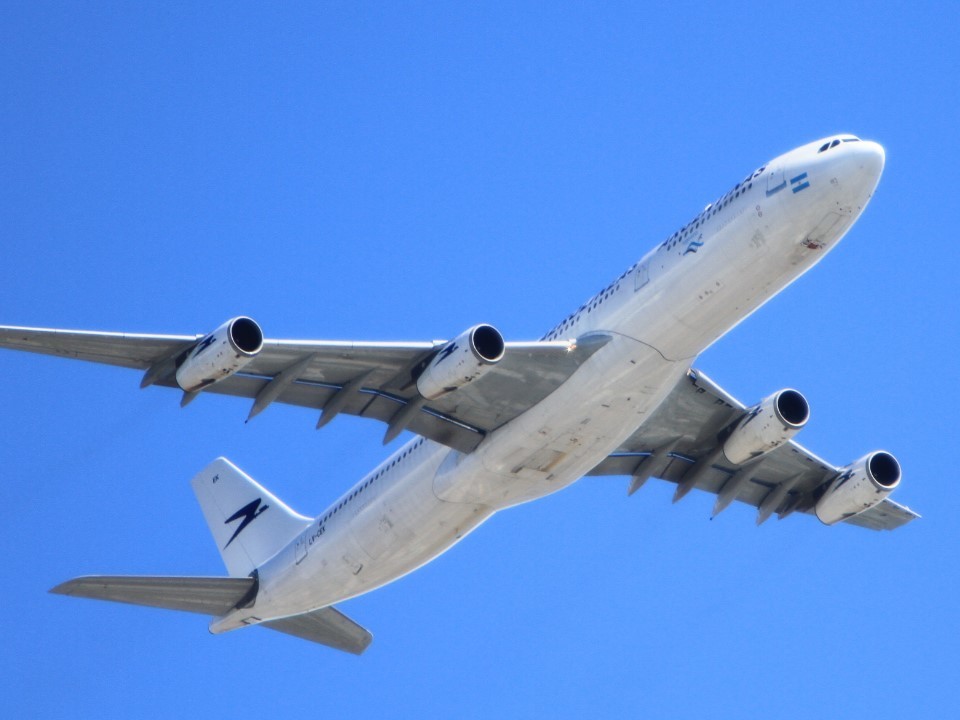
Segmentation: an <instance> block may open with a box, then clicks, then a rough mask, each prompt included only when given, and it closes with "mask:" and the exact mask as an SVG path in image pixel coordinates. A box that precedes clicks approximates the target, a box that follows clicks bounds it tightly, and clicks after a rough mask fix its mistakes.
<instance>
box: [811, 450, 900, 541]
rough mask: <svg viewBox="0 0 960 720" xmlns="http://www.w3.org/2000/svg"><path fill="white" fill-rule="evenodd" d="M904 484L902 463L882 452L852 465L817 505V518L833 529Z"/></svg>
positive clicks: (867, 456) (834, 481)
mask: <svg viewBox="0 0 960 720" xmlns="http://www.w3.org/2000/svg"><path fill="white" fill-rule="evenodd" d="M899 484H900V463H898V462H897V459H896V458H895V457H894V456H893V455H891V454H890V453H888V452H884V451H882V450H879V451H877V452H873V453H870V454H869V455H865V456H864V457H862V458H860V459H859V460H857V461H856V462H855V463H853V464H851V465H848V466H847V467H845V468H843V470H841V471H840V474H839V475H837V477H835V478H834V479H833V480H832V481H831V482H830V486H829V487H828V488H827V491H826V492H825V493H824V494H823V496H822V497H821V498H820V500H819V501H818V502H817V508H816V510H817V517H818V518H820V521H821V522H823V523H825V524H827V525H833V524H834V523H836V522H840V521H841V520H846V519H847V518H848V517H852V516H853V515H858V514H860V513H862V512H863V511H864V510H869V509H870V508H872V507H873V506H874V505H876V504H877V503H879V502H881V501H882V500H883V499H884V498H885V497H887V495H889V494H890V493H891V492H892V491H893V489H894V488H895V487H897V485H899Z"/></svg>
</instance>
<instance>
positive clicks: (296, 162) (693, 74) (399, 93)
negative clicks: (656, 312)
mask: <svg viewBox="0 0 960 720" xmlns="http://www.w3.org/2000/svg"><path fill="white" fill-rule="evenodd" d="M280 5H281V7H280V8H279V9H277V8H273V7H263V6H262V4H260V3H257V4H254V3H239V4H236V3H234V4H229V6H228V5H227V4H222V5H214V4H210V3H202V4H194V3H190V4H186V3H183V4H180V6H178V5H177V4H175V3H70V4H66V5H59V4H50V3H41V2H32V3H15V2H9V1H7V2H3V3H2V4H0V158H2V165H0V168H2V169H0V232H2V237H3V245H2V247H3V264H2V268H3V270H2V279H3V281H2V282H0V322H2V323H5V324H22V325H39V326H54V327H75V328H88V329H103V330H127V331H139V332H171V333H195V332H204V331H207V330H210V329H212V328H214V327H215V326H216V325H218V324H219V323H220V322H222V321H223V320H225V319H226V318H228V317H232V316H234V315H237V314H250V315H252V316H254V317H255V318H257V319H258V320H259V321H260V322H261V324H262V325H263V327H264V328H265V330H266V332H267V333H268V335H270V336H273V337H289V338H331V339H351V338H352V339H367V340H386V339H395V340H424V339H432V338H443V337H448V336H452V335H454V334H456V333H458V332H460V331H461V330H463V329H464V328H466V327H468V326H470V325H472V324H474V323H477V322H491V323H493V324H495V325H497V326H498V327H500V328H501V329H502V330H503V332H504V334H505V335H506V336H507V337H508V338H511V339H518V340H519V339H532V338H536V337H539V336H540V335H541V334H542V333H543V332H544V331H545V330H547V329H549V328H550V327H551V326H552V325H553V324H554V323H555V322H556V321H557V320H559V319H560V318H561V317H563V316H564V315H565V314H566V313H568V312H569V311H570V310H572V309H574V308H575V307H577V306H578V305H579V304H580V303H581V302H582V301H583V300H584V299H585V298H587V297H588V296H590V295H591V294H592V293H593V292H595V291H596V290H597V289H599V288H601V287H603V286H604V285H605V284H606V283H607V282H608V281H609V280H611V279H612V278H613V277H615V276H616V275H618V274H619V273H620V272H621V271H622V270H623V269H624V268H626V267H627V266H628V265H630V264H631V263H633V262H634V261H635V260H636V259H637V258H639V257H640V256H641V255H642V254H643V253H644V252H645V251H646V250H647V249H648V248H650V247H651V246H652V245H654V244H655V243H657V242H659V241H660V240H662V239H663V238H664V237H666V236H667V235H669V234H670V233H671V232H672V231H673V230H675V229H677V228H678V227H679V226H681V225H682V224H684V223H685V222H686V221H687V220H688V219H689V218H690V217H692V216H693V215H694V214H696V213H697V212H698V211H699V210H700V209H701V208H702V207H703V206H704V205H705V204H706V203H708V202H710V201H711V200H713V199H715V198H716V197H717V196H718V195H720V194H721V193H723V192H724V191H726V190H727V189H728V188H729V187H730V186H731V185H732V184H733V183H735V182H736V181H737V180H739V179H740V178H741V177H742V176H743V175H744V174H746V173H747V172H749V171H750V170H751V169H753V168H755V167H756V166H758V165H760V164H761V163H763V162H765V161H766V160H768V159H769V158H771V157H773V156H775V155H777V154H779V153H781V152H784V151H786V150H789V149H790V148H792V147H794V146H797V145H800V144H802V143H805V142H808V141H811V140H813V139H816V138H819V137H822V136H824V135H828V134H831V133H835V132H852V133H856V134H858V135H860V136H862V137H865V138H870V139H874V140H877V141H879V142H881V143H882V144H883V145H884V146H885V147H886V150H887V167H886V172H885V175H884V178H883V180H882V181H881V184H880V187H879V190H878V192H877V195H876V197H875V199H874V201H873V203H872V204H871V206H870V208H869V209H868V211H867V212H866V214H865V215H864V216H863V218H862V219H861V220H860V222H859V223H858V224H857V225H856V226H855V227H854V229H853V230H852V232H851V233H850V234H849V235H848V237H847V239H846V240H844V242H843V243H842V244H841V245H840V247H839V248H838V249H837V250H836V251H834V252H833V253H832V254H831V256H830V257H829V258H827V259H826V260H825V261H824V262H823V263H822V264H821V265H820V266H818V267H817V268H816V269H815V270H814V271H812V272H811V273H809V274H808V275H807V276H806V277H804V278H802V279H801V280H800V281H799V282H798V283H796V284H795V285H794V286H793V287H791V288H789V289H788V290H787V291H786V292H784V293H783V294H782V295H781V296H779V297H778V298H777V299H775V300H774V301H773V302H771V303H770V304H769V305H767V306H766V307H765V308H763V309H762V310H761V311H760V312H759V313H758V314H757V315H756V316H754V317H752V318H750V319H749V320H748V321H747V322H746V323H744V324H743V325H741V326H740V327H739V328H738V329H736V330H735V331H734V332H732V333H731V334H730V335H729V336H727V337H726V338H724V339H723V340H722V341H721V342H720V343H719V344H718V345H717V346H716V347H714V348H712V349H710V350H709V351H708V352H707V353H706V354H704V355H703V356H702V357H701V358H700V360H699V361H698V363H697V365H698V367H700V368H701V369H703V370H704V371H706V372H707V373H708V374H710V375H711V376H712V377H713V378H714V379H716V380H717V381H718V382H720V383H721V384H723V385H724V386H725V387H726V388H728V389H729V390H730V391H731V392H732V393H734V394H735V395H737V396H738V397H740V398H741V399H742V400H744V401H745V402H753V401H755V400H757V399H759V398H760V397H763V396H765V395H766V394H768V393H770V392H772V391H773V390H776V389H778V388H781V387H785V386H793V387H797V388H799V389H801V390H802V391H803V392H804V393H805V394H806V395H807V396H808V398H809V399H810V401H811V404H812V407H813V419H812V421H811V423H810V426H809V427H808V428H807V429H806V430H805V431H804V432H803V434H802V435H801V437H800V440H801V441H802V442H803V443H805V444H806V445H807V446H809V447H810V448H811V449H813V450H814V451H815V452H817V453H818V454H821V455H822V456H824V457H826V458H828V459H830V460H831V461H833V462H836V463H845V462H847V461H850V460H853V459H855V458H857V457H860V456H861V455H863V454H864V453H866V452H867V451H869V450H872V449H876V448H886V449H889V450H891V451H893V452H894V453H895V454H896V455H897V456H898V457H899V458H900V460H901V463H902V465H903V467H904V480H903V483H902V485H901V488H900V489H899V490H898V492H897V493H896V499H898V500H900V501H901V502H904V503H906V504H908V505H910V506H911V507H913V508H915V509H917V510H918V511H920V512H921V513H923V514H924V519H923V520H922V521H919V522H916V523H914V524H913V525H911V526H910V527H908V528H905V529H903V530H901V531H898V532H895V533H885V534H877V533H871V532H868V531H864V530H859V529H856V528H848V527H839V528H826V527H823V526H821V525H820V524H819V523H818V522H817V521H816V520H814V519H812V518H809V517H797V516H794V517H790V518H789V519H788V520H785V521H783V522H777V521H775V520H771V521H770V522H768V523H767V524H766V525H764V526H763V527H761V528H759V529H758V528H756V527H755V526H754V513H753V511H752V510H751V509H750V508H747V507H745V506H742V505H737V506H734V507H732V508H731V509H730V510H728V511H727V512H726V513H725V514H724V515H722V516H721V517H719V518H718V519H716V520H714V521H712V522H711V521H710V520H709V514H710V507H711V505H712V501H713V498H712V497H709V496H707V495H704V494H702V493H696V492H695V493H692V494H691V495H690V496H688V497H687V498H686V499H685V500H684V501H683V502H681V503H679V504H678V505H676V506H672V505H671V504H670V495H671V492H672V486H668V485H666V484H664V483H654V482H651V483H649V484H648V485H647V487H645V488H644V489H643V490H642V492H640V493H638V494H637V495H635V496H634V497H632V498H629V499H628V498H627V497H626V494H625V488H626V480H625V479H622V478H602V479H586V480H583V481H581V482H579V483H577V484H575V485H574V486H572V487H571V488H570V489H568V490H565V491H564V492H562V493H559V494H557V495H554V496H552V497H550V498H547V499H545V500H543V501H541V502H537V503H533V504H530V505H527V506H523V507H520V508H517V509H514V510H511V511H508V512H505V513H502V514H500V515H498V516H497V517H495V518H494V519H493V520H491V521H490V522H489V523H488V524H487V525H485V526H484V527H482V528H481V529H480V530H479V531H477V532H476V533H475V534H474V535H472V536H471V537H470V538H469V539H468V540H466V541H465V542H463V543H461V544H460V545H459V546H457V547H456V548H454V549H453V550H452V551H451V552H449V553H448V554H446V555H444V556H443V557H441V558H440V559H439V560H438V561H436V562H434V563H433V564H431V565H429V566H427V567H425V568H423V569H422V570H420V571H418V572H417V573H414V574H413V575H411V576H408V577H407V578H405V579H403V580H401V581H399V582H398V583H396V584H394V585H392V586H389V587H387V588H384V589H382V590H380V591H378V592H375V593H372V594H370V595H367V596H365V597H362V598H359V599H356V600H353V601H351V602H348V603H346V604H344V605H343V607H342V609H343V610H344V611H345V612H347V613H348V614H350V615H351V616H352V617H354V618H356V619H357V620H358V621H359V622H361V623H363V624H364V625H366V626H367V627H369V628H370V629H371V631H372V632H373V633H374V635H375V637H376V639H375V641H374V644H373V646H372V647H371V649H370V650H369V651H368V653H367V654H366V655H365V656H363V657H362V658H359V659H358V658H354V657H351V656H348V655H342V654H339V653H336V652H334V651H330V650H327V649H325V648H322V647H318V646H315V645H312V644H309V643H306V642H302V641H298V640H295V639H293V638H288V637H285V636H282V635H279V634H276V633H270V632H267V631H263V630H246V631H240V632H236V633H232V634H230V635H227V636H221V637H212V636H210V635H208V634H207V631H206V619H205V618H203V617H200V616H193V615H180V614H176V613H169V612H166V613H165V612H162V611H159V610H148V609H141V608H134V607H125V606H120V605H111V604H105V603H95V602H89V601H82V600H72V599H69V598H63V597H58V596H52V595H48V594H47V592H46V591H47V589H48V588H50V587H52V586H53V585H55V584H57V583H58V582H61V581H63V580H65V579H68V578H70V577H73V576H76V575H81V574H89V573H170V574H221V573H223V572H224V571H223V568H222V566H221V562H220V558H219V556H218V554H217V551H216V548H215V547H214V545H213V543H212V541H211V539H210V537H209V533H208V531H207V528H206V526H205V523H204V521H203V518H202V515H201V513H200V511H199V508H198V507H197V505H196V504H195V501H194V498H193V495H192V493H191V491H190V487H189V480H190V478H191V477H192V476H193V474H194V473H195V472H196V471H197V470H199V469H200V468H202V467H203V466H204V465H205V464H206V463H207V462H209V461H210V460H211V459H213V458H214V457H216V456H218V455H221V454H222V455H226V456H227V457H229V458H231V459H232V460H234V461H235V462H236V463H237V464H239V465H240V466H241V467H243V468H244V469H246V470H247V471H248V472H250V473H251V474H252V475H253V476H254V477H256V478H257V479H259V480H260V481H261V482H263V483H264V484H265V485H267V486H268V487H270V488H271V489H272V490H273V491H275V492H276V493H277V494H278V495H279V496H280V497H282V498H284V499H285V500H286V501H287V502H288V503H289V504H291V505H292V506H293V507H295V508H297V509H298V510H300V511H302V512H304V513H307V514H311V515H312V514H315V513H318V512H320V511H321V510H322V509H323V508H324V507H325V506H326V504H327V503H328V502H329V501H330V500H332V499H333V498H334V497H336V496H337V495H338V494H339V493H340V492H341V491H342V490H343V489H344V488H345V487H347V486H348V485H350V484H352V483H353V482H354V481H355V480H356V479H357V478H358V477H359V476H360V475H361V474H362V473H363V472H365V471H366V470H368V469H369V468H371V467H372V466H373V465H374V464H376V463H377V462H378V461H379V459H380V458H381V457H382V456H383V455H384V453H385V451H384V449H383V448H382V447H381V445H380V438H381V436H382V433H383V427H382V426H380V425H378V424H375V423H369V422H364V421H359V420H356V419H351V418H343V419H338V420H337V422H335V423H333V424H332V425H331V426H329V427H327V428H325V429H324V430H323V431H322V432H316V431H315V430H314V429H313V427H314V423H315V421H316V414H315V413H313V412H308V411H305V410H301V409H296V408H286V407H273V408H271V409H270V410H269V411H268V412H266V413H264V414H263V415H262V416H260V417H258V418H256V420H255V421H253V422H251V423H250V424H249V425H244V424H243V419H244V418H245V417H246V413H247V409H248V403H247V402H246V401H237V400H233V399H223V398H215V397H209V398H204V397H201V398H200V399H198V400H197V401H196V402H195V403H194V404H193V405H191V406H190V407H189V408H188V409H186V410H180V409H179V407H178V400H179V398H178V396H177V395H176V394H174V393H172V392H170V391H165V390H162V389H150V390H147V391H140V390H138V389H137V386H138V382H139V377H138V376H137V374H136V373H130V372H127V371H121V370H114V369H110V368H103V367H97V366H93V365H85V364H82V363H71V362H67V361H64V360H58V359H52V358H40V357H32V356H28V355H20V354H16V353H4V354H0V369H2V373H3V377H4V390H3V393H2V402H0V463H2V474H0V477H2V487H3V492H4V512H3V520H2V524H0V547H2V550H3V555H4V588H3V601H2V602H3V613H2V618H0V632H2V638H3V639H2V642H0V698H2V705H3V708H4V714H5V715H7V716H9V717H174V716H176V717H184V716H189V717H257V716H276V717H284V716H293V715H295V714H296V715H297V716H303V715H307V716H314V717H315V716H323V717H368V716H375V717H384V716H387V717H449V716H457V717H489V716H493V715H496V716H498V717H547V716H549V717H576V718H581V717H585V716H592V717H597V716H603V717H637V716H643V717H667V716H669V717H671V718H703V717H705V716H709V717H731V718H742V717H745V716H746V717H750V716H757V715H760V714H763V715H765V716H773V717H801V716H810V715H814V714H819V715H823V714H826V715H828V716H844V717H851V718H860V717H863V718H867V717H869V718H872V719H874V720H875V719H877V718H888V717H889V718H892V717H904V716H906V715H908V714H911V715H915V714H917V713H919V714H921V715H923V716H930V717H937V716H940V717H943V716H949V715H951V714H953V713H954V712H955V703H956V695H955V685H956V676H957V670H958V662H957V657H958V656H960V632H958V630H957V620H956V612H957V610H956V598H957V596H958V592H960V587H958V584H960V578H958V571H960V560H958V553H957V546H958V541H960V531H958V529H957V528H958V527H960V522H958V518H960V503H958V497H960V493H958V491H957V486H956V481H957V470H956V468H957V449H958V444H957V429H956V428H957V419H956V408H957V407H958V406H960V393H958V390H957V387H958V383H957V382H956V374H957V372H956V370H957V361H956V358H957V356H958V341H960V338H958V329H957V327H958V312H957V303H958V301H957V296H956V292H955V288H956V284H957V276H958V270H960V267H958V265H960V262H958V260H960V254H958V250H957V244H956V237H955V236H956V228H957V212H956V207H957V200H956V198H955V197H954V194H953V189H954V185H955V182H954V175H955V173H956V167H957V163H958V160H960V158H958V153H957V141H956V138H957V129H956V119H957V117H958V116H960V108H958V90H957V78H956V74H957V68H958V67H960V49H958V48H960V45H958V43H957V37H956V32H957V28H958V26H960V12H958V10H957V6H956V5H955V4H954V3H947V2H944V3H916V4H902V3H899V4H892V3H891V4H886V3H881V4H875V5H869V6H867V5H863V4H862V3H846V2H829V3H818V2H811V3H791V4H785V3H774V4H766V5H751V6H749V7H743V8H741V9H724V8H725V5H726V4H719V5H718V4H716V3H710V4H702V5H698V4H687V3H665V4H663V6H662V7H660V8H644V9H635V8H634V7H633V4H626V3H624V4H621V5H619V6H618V5H617V4H607V5H605V6H604V7H602V8H594V7H592V6H591V5H589V4H581V3H577V4H573V5H562V4H561V5H558V4H556V3H538V4H534V5H530V4H524V3H476V4H474V3H471V4H466V3H432V4H426V5H417V4H414V5H405V6H400V5H398V4H388V3H368V4H363V3H354V2H349V3H326V4H322V5H309V4H301V3H296V4H294V3H282V4H280Z"/></svg>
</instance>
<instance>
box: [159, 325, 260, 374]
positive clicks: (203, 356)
mask: <svg viewBox="0 0 960 720" xmlns="http://www.w3.org/2000/svg"><path fill="white" fill-rule="evenodd" d="M262 348H263V331H262V330H260V326H259V325H257V323H255V322H254V321H253V320H251V319H250V318H248V317H236V318H233V320H227V322H225V323H224V324H223V325H221V326H220V327H218V328H217V329H216V330H214V331H213V332H212V333H210V334H209V335H207V336H206V337H204V338H203V339H202V340H200V341H199V342H198V343H197V344H196V345H194V346H193V347H191V348H190V349H189V350H187V352H186V355H185V356H184V357H183V358H182V359H178V360H177V385H179V386H180V387H181V388H182V389H183V390H186V391H187V392H197V391H198V390H202V389H203V388H205V387H206V386H207V385H212V384H213V383H215V382H217V381H219V380H223V379H224V378H226V377H230V376H231V375H233V374H234V373H235V372H237V370H239V369H240V368H242V367H243V366H244V365H246V364H247V363H248V362H250V361H251V360H253V358H255V357H256V356H257V353H259V352H260V350H261V349H262Z"/></svg>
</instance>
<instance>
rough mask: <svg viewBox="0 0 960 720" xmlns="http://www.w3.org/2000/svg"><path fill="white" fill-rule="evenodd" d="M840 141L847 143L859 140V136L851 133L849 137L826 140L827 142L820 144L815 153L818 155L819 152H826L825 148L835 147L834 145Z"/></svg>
mask: <svg viewBox="0 0 960 720" xmlns="http://www.w3.org/2000/svg"><path fill="white" fill-rule="evenodd" d="M841 142H845V143H848V142H860V138H858V137H855V136H853V135H851V136H850V137H845V138H837V139H836V140H833V141H827V142H825V143H824V144H823V145H821V146H820V149H819V150H817V154H818V155H819V154H820V153H822V152H826V151H827V150H829V149H831V148H835V147H836V146H837V145H839V144H840V143H841Z"/></svg>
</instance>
